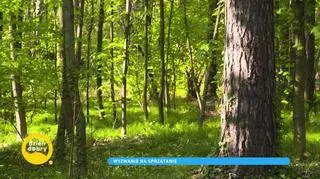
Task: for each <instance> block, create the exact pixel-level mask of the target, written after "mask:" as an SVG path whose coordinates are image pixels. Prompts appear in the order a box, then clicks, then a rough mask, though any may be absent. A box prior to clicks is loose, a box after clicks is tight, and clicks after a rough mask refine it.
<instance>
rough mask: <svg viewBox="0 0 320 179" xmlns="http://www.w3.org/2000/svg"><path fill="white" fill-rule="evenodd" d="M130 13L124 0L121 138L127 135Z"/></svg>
mask: <svg viewBox="0 0 320 179" xmlns="http://www.w3.org/2000/svg"><path fill="white" fill-rule="evenodd" d="M130 13H131V1H130V0H126V14H125V32H124V36H125V43H124V49H123V50H124V56H123V65H122V93H121V110H122V114H121V123H122V129H121V134H122V136H125V135H127V72H128V62H129V43H130V39H129V38H130Z"/></svg>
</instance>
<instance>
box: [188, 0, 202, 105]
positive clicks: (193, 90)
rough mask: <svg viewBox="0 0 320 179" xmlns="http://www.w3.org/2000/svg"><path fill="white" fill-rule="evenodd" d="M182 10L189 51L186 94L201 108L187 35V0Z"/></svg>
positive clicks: (190, 46) (191, 50) (191, 51)
mask: <svg viewBox="0 0 320 179" xmlns="http://www.w3.org/2000/svg"><path fill="white" fill-rule="evenodd" d="M183 12H184V26H185V31H186V32H185V33H186V36H185V37H186V46H187V49H188V53H189V63H190V67H189V68H188V70H187V81H188V82H187V84H188V91H187V96H188V97H189V98H191V99H197V102H198V105H199V109H200V110H201V109H202V106H201V99H200V95H199V89H198V85H197V80H196V77H195V72H194V57H193V49H192V45H191V42H190V37H189V22H188V15H187V0H184V1H183Z"/></svg>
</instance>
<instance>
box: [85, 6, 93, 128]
mask: <svg viewBox="0 0 320 179" xmlns="http://www.w3.org/2000/svg"><path fill="white" fill-rule="evenodd" d="M90 15H91V17H90V24H89V28H88V35H87V39H88V46H87V67H86V68H87V79H86V110H87V111H86V116H87V119H86V120H87V123H89V122H90V101H89V100H90V99H89V97H90V94H89V89H90V66H91V60H90V59H91V38H92V37H91V35H92V31H93V21H94V17H93V16H94V0H91V14H90Z"/></svg>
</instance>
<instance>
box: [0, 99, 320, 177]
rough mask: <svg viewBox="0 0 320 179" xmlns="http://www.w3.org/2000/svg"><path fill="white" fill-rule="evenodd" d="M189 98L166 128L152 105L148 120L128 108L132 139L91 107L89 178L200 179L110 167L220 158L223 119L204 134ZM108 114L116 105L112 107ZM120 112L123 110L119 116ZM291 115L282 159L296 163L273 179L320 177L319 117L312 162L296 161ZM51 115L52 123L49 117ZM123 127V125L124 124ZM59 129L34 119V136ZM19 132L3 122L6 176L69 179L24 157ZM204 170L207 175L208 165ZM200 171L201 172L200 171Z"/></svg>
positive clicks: (311, 131)
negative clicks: (122, 161) (127, 160)
mask: <svg viewBox="0 0 320 179" xmlns="http://www.w3.org/2000/svg"><path fill="white" fill-rule="evenodd" d="M192 104H193V103H190V102H188V101H187V100H185V99H179V100H178V101H177V105H176V106H177V108H176V109H172V110H171V111H170V112H169V113H168V115H167V117H166V121H165V125H160V124H159V123H158V122H157V119H158V115H157V111H158V109H157V107H156V105H152V106H151V107H150V120H149V121H147V122H145V121H144V120H143V112H142V110H141V107H140V106H139V105H136V104H129V105H128V135H127V137H125V138H121V136H120V128H116V129H112V125H113V121H112V120H111V116H110V115H107V116H106V120H99V119H98V113H97V110H95V109H91V115H92V117H91V120H92V123H89V124H88V127H87V140H88V173H89V176H88V178H115V179H117V178H130V179H131V178H137V179H138V178H139V179H141V178H152V179H153V178H155V179H156V178H159V179H162V178H164V179H169V178H170V179H171V178H172V179H173V178H177V179H178V178H179V179H185V178H192V177H193V178H197V177H198V176H199V175H198V174H196V173H197V171H199V169H200V166H161V167H159V166H108V165H107V162H106V160H107V158H108V157H120V156H121V157H133V156H135V157H158V156H168V157H169V156H172V157H179V156H181V157H182V156H184V157H192V156H194V157H206V156H215V152H216V149H217V144H218V141H219V125H220V120H219V116H209V118H208V119H207V120H206V122H205V125H204V128H203V130H201V131H199V130H198V126H197V119H198V114H199V111H198V109H197V107H196V106H195V105H192ZM105 108H106V114H111V111H109V110H111V107H109V106H106V107H105ZM118 114H120V111H119V112H118ZM291 115H292V114H291V113H289V112H287V113H284V114H282V119H281V120H282V122H281V130H280V132H279V133H280V135H281V136H282V137H281V141H280V142H279V144H280V146H279V150H278V151H279V153H278V155H279V156H288V157H289V158H290V159H291V162H292V163H291V165H290V166H288V167H279V168H276V169H275V170H274V172H272V173H271V174H270V175H271V176H272V177H271V178H315V179H316V178H320V125H319V124H320V123H319V122H316V120H319V119H316V116H315V114H312V115H311V119H310V121H309V123H308V124H307V141H308V142H307V150H308V153H307V158H306V160H305V161H299V160H296V157H295V155H294V152H293V151H294V145H293V144H292V131H291V129H292V127H291V125H292V122H291ZM45 117H48V121H45V120H44V118H45ZM118 125H119V124H118ZM56 129H57V125H56V124H55V122H54V120H53V114H51V113H50V112H49V113H48V112H43V111H42V112H38V113H37V114H36V115H35V117H34V118H33V121H32V123H30V121H28V133H43V134H47V135H49V136H50V137H51V138H52V139H54V138H55V135H56ZM15 139H16V134H15V130H14V128H13V127H12V125H10V124H9V123H8V122H5V121H3V120H2V119H1V120H0V178H32V179H33V178H67V173H68V172H67V168H68V167H67V162H66V163H65V164H59V165H58V164H56V163H53V164H52V165H50V164H44V165H41V166H33V165H30V164H28V163H27V162H26V161H25V160H24V159H23V158H22V155H21V151H20V149H21V143H17V142H15ZM221 169H222V168H221V167H220V168H214V170H211V171H214V172H211V174H210V176H214V175H221V174H222V173H221V171H222V170H221ZM201 171H203V172H204V173H206V167H204V168H203V169H202V170H201ZM198 173H199V172H198Z"/></svg>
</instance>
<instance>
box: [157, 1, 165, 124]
mask: <svg viewBox="0 0 320 179" xmlns="http://www.w3.org/2000/svg"><path fill="white" fill-rule="evenodd" d="M159 40H160V41H159V45H160V59H161V79H160V94H159V100H158V103H159V121H160V123H162V124H164V109H163V106H164V105H163V103H164V90H165V88H164V87H165V86H164V83H165V61H164V1H163V0H160V37H159Z"/></svg>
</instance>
